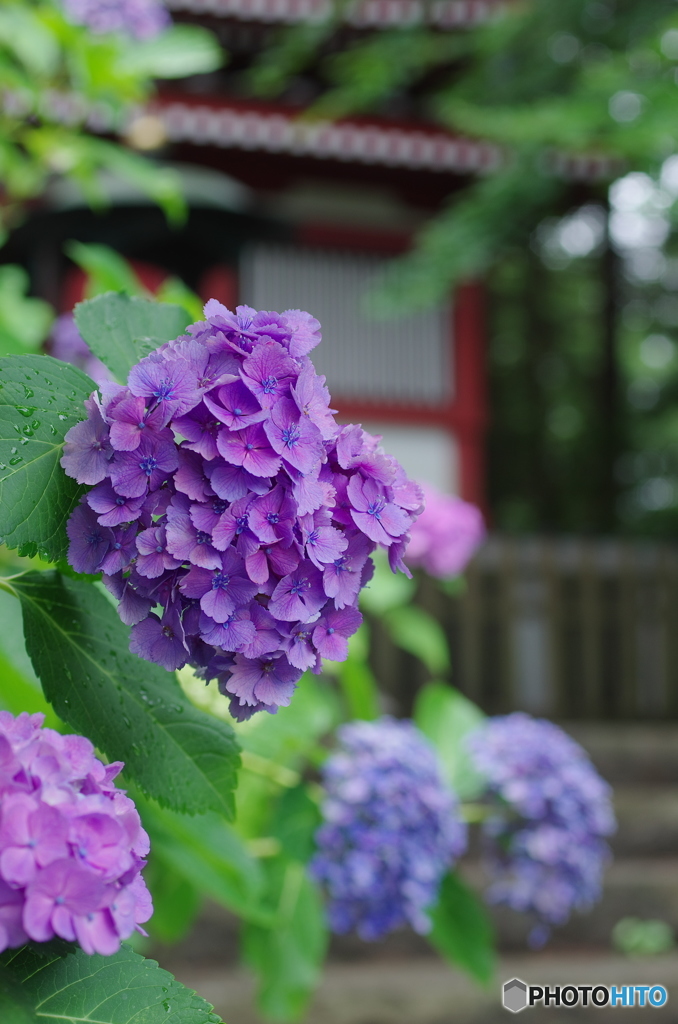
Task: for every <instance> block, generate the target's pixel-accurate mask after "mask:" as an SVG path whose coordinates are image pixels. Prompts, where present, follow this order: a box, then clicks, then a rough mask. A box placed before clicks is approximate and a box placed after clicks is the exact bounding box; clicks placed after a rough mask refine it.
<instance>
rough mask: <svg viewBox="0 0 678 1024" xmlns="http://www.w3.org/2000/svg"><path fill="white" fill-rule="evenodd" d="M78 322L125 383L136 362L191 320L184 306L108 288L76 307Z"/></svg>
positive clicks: (116, 375) (174, 334) (97, 352)
mask: <svg viewBox="0 0 678 1024" xmlns="http://www.w3.org/2000/svg"><path fill="white" fill-rule="evenodd" d="M75 322H76V324H77V325H78V329H79V331H80V333H81V334H82V336H83V338H84V339H85V341H86V342H87V344H88V345H89V347H90V348H91V350H92V352H93V353H94V355H95V356H97V357H98V358H99V359H100V360H101V361H102V363H104V364H105V365H106V366H107V367H108V368H109V370H110V371H111V372H112V373H113V374H114V376H115V377H116V379H117V380H119V381H120V382H121V383H124V382H125V381H126V380H127V375H128V374H129V371H130V370H131V369H132V367H133V366H134V365H135V363H138V362H139V360H140V359H142V358H143V357H144V356H145V355H148V353H149V352H152V351H153V350H154V349H156V348H158V346H159V345H162V344H164V343H165V342H166V341H171V340H172V339H173V338H176V337H178V336H179V335H180V334H183V332H184V331H185V329H186V326H187V325H188V324H189V323H190V322H191V318H190V316H189V315H188V313H187V312H186V310H185V309H182V308H181V306H171V305H169V304H168V303H164V302H163V303H159V302H153V301H152V300H150V299H140V298H138V297H137V296H129V295H119V294H117V293H116V292H106V293H105V294H104V295H97V297H96V298H95V299H89V300H88V301H87V302H80V303H78V305H77V306H76V307H75Z"/></svg>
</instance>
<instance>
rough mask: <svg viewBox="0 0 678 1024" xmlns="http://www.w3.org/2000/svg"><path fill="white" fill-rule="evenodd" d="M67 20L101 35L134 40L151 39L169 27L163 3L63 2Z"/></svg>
mask: <svg viewBox="0 0 678 1024" xmlns="http://www.w3.org/2000/svg"><path fill="white" fill-rule="evenodd" d="M62 2H63V7H64V12H65V14H66V17H67V18H68V19H69V20H70V21H72V22H73V23H74V24H76V25H85V26H86V27H87V28H88V29H89V30H90V32H94V33H96V34H97V35H100V34H103V33H106V32H121V33H122V34H123V35H126V36H131V37H132V38H133V39H150V38H152V37H153V36H156V35H158V33H159V32H161V31H162V30H163V29H164V28H166V27H167V25H169V22H170V17H169V14H168V12H167V8H166V7H165V6H164V4H163V3H162V2H161V0H62Z"/></svg>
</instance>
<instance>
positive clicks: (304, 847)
mask: <svg viewBox="0 0 678 1024" xmlns="http://www.w3.org/2000/svg"><path fill="white" fill-rule="evenodd" d="M321 822H322V817H321V814H320V809H319V807H318V804H317V803H316V802H315V800H313V799H311V796H310V794H309V791H308V788H307V786H305V785H299V786H295V787H294V789H288V790H285V791H284V792H283V793H282V795H281V797H280V799H279V800H278V802H277V804H276V806H275V808H274V812H273V819H272V821H271V835H272V836H274V837H275V838H276V839H277V840H278V841H279V842H280V847H281V850H282V851H283V853H284V854H285V855H286V856H287V857H290V858H292V860H299V861H302V862H303V863H304V864H305V863H307V862H308V861H309V860H310V859H311V857H312V856H313V852H314V850H315V843H314V838H313V837H314V835H315V832H316V830H317V829H318V828H319V826H320V824H321Z"/></svg>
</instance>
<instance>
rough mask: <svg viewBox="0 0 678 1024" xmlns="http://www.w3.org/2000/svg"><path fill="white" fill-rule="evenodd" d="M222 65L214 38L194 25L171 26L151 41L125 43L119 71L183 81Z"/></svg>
mask: <svg viewBox="0 0 678 1024" xmlns="http://www.w3.org/2000/svg"><path fill="white" fill-rule="evenodd" d="M223 63H224V57H223V54H222V51H221V47H220V46H219V43H218V41H217V39H216V38H215V36H213V35H212V34H211V33H208V32H205V30H204V29H202V28H199V27H198V26H197V25H173V26H172V27H171V28H169V29H167V30H166V31H165V32H162V33H161V34H160V35H159V36H156V37H155V38H153V39H144V40H141V41H135V42H128V44H127V46H126V47H125V49H124V52H123V53H121V54H120V57H119V59H118V64H117V66H118V68H119V69H120V71H124V72H126V73H127V74H133V75H143V76H144V77H146V78H186V76H187V75H194V74H195V73H196V69H197V70H199V71H200V73H201V74H206V73H207V72H209V71H216V70H217V68H220V67H221V66H222V64H223Z"/></svg>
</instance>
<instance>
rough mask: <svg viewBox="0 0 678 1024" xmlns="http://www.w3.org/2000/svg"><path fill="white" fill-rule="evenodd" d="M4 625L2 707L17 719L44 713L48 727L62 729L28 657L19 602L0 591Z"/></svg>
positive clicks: (0, 653)
mask: <svg viewBox="0 0 678 1024" xmlns="http://www.w3.org/2000/svg"><path fill="white" fill-rule="evenodd" d="M0 622H2V630H1V631H0V705H1V706H2V707H3V708H4V710H5V711H10V712H11V713H12V714H13V715H19V714H21V712H22V711H28V713H29V714H34V713H35V712H36V711H40V712H42V714H43V715H44V716H45V725H47V726H49V727H50V728H52V729H57V730H58V729H60V728H62V723H61V722H60V721H59V719H58V718H57V716H56V715H55V714H54V710H53V708H52V707H51V705H50V704H48V703H47V701H46V700H45V697H44V695H43V692H42V688H41V686H40V680H39V679H38V677H37V676H36V674H35V672H34V671H33V666H32V665H31V661H30V658H29V657H28V654H27V653H26V645H25V643H24V632H23V628H22V622H21V607H20V605H19V602H18V601H17V600H16V599H15V598H14V597H12V596H11V595H10V594H8V593H7V592H6V591H3V590H0Z"/></svg>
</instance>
